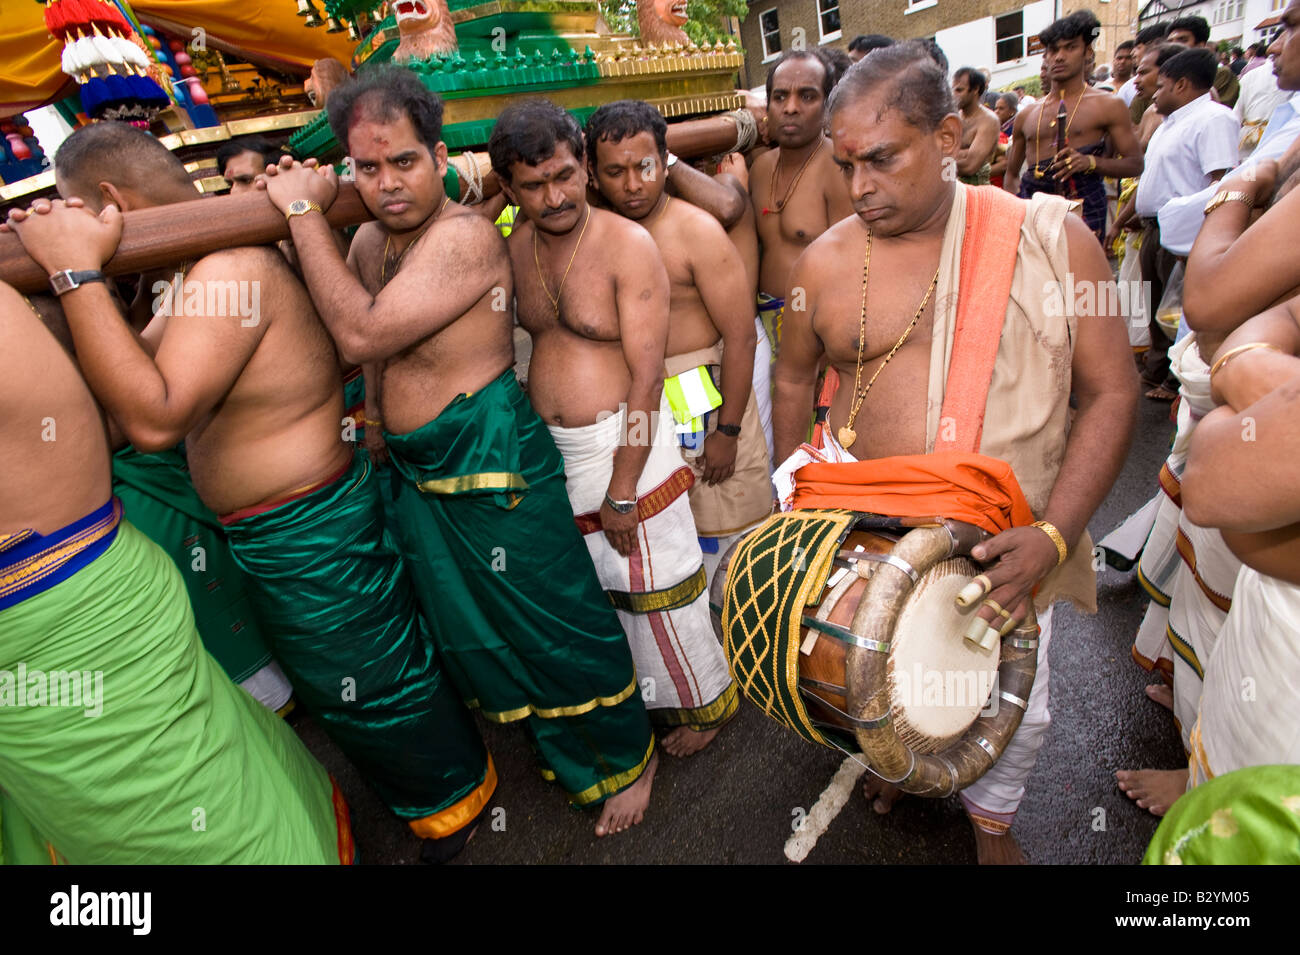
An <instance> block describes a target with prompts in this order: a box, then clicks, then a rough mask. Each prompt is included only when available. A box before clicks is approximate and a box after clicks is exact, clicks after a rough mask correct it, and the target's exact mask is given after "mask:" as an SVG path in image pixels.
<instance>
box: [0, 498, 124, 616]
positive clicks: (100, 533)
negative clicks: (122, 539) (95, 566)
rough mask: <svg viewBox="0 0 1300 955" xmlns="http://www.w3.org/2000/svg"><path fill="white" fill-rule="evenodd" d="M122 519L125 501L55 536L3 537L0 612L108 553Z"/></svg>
mask: <svg viewBox="0 0 1300 955" xmlns="http://www.w3.org/2000/svg"><path fill="white" fill-rule="evenodd" d="M121 520H122V502H121V501H119V500H118V499H117V498H115V497H114V498H110V499H109V500H108V503H106V504H105V505H104V506H103V507H101V508H98V509H96V510H94V511H92V512H91V513H89V514H87V515H86V516H85V517H83V518H80V519H79V520H76V521H73V522H72V523H71V524H69V525H68V526H67V527H63V528H60V529H59V530H57V531H55V532H54V533H52V534H44V535H42V534H37V533H36V532H35V531H33V530H30V529H28V530H23V531H18V532H17V533H14V534H0V610H5V609H7V608H9V607H12V606H14V605H15V604H17V603H21V602H22V601H24V600H26V599H27V598H29V597H35V596H36V595H37V594H39V593H44V592H45V591H47V590H49V589H50V588H51V587H53V586H55V585H56V584H60V583H62V582H63V581H65V580H67V579H68V578H69V577H71V576H72V575H73V574H75V573H76V572H77V571H79V570H81V569H82V568H83V567H86V566H87V565H88V564H90V563H91V562H92V561H94V560H95V558H97V557H99V556H100V555H101V554H103V553H104V551H106V550H108V547H109V545H110V544H112V543H113V538H114V537H116V536H117V527H118V524H120V523H121Z"/></svg>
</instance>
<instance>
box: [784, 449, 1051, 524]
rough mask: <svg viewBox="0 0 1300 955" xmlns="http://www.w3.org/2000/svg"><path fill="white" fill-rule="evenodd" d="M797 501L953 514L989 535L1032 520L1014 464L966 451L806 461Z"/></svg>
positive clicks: (899, 513) (900, 513)
mask: <svg viewBox="0 0 1300 955" xmlns="http://www.w3.org/2000/svg"><path fill="white" fill-rule="evenodd" d="M793 503H794V507H795V508H796V509H801V508H834V507H842V508H847V509H848V510H851V511H867V512H869V513H872V514H887V515H889V516H890V517H918V518H951V519H953V520H957V521H964V522H965V523H967V524H974V525H975V526H976V527H981V528H983V529H984V530H986V531H988V532H989V533H990V534H997V533H1000V532H1001V531H1004V530H1006V529H1007V528H1010V527H1020V526H1022V525H1025V524H1032V523H1033V522H1034V514H1033V511H1031V510H1030V509H1029V502H1028V501H1026V500H1025V495H1024V492H1023V491H1021V490H1020V482H1019V481H1017V480H1016V475H1015V473H1014V472H1013V471H1012V470H1011V465H1009V464H1007V463H1006V462H1005V461H999V460H997V458H990V457H985V456H984V455H982V454H971V453H969V452H965V451H936V452H935V453H934V454H903V455H898V456H897V457H892V458H876V459H875V460H874V461H845V462H842V463H830V462H827V463H813V464H805V465H804V466H803V467H801V468H800V469H799V470H798V471H797V472H796V474H795V491H794V502H793Z"/></svg>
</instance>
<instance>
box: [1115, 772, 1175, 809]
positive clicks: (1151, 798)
mask: <svg viewBox="0 0 1300 955" xmlns="http://www.w3.org/2000/svg"><path fill="white" fill-rule="evenodd" d="M1115 778H1116V779H1117V780H1118V781H1119V788H1120V789H1122V790H1123V791H1124V795H1126V796H1128V798H1129V799H1132V800H1133V801H1134V802H1135V803H1137V804H1138V806H1140V807H1141V808H1143V809H1145V810H1147V811H1148V812H1150V813H1151V815H1153V816H1163V815H1164V814H1165V813H1166V812H1168V811H1169V807H1170V806H1172V805H1173V804H1174V800H1176V799H1177V798H1178V797H1179V796H1181V795H1182V794H1183V793H1185V792H1186V791H1187V770H1185V769H1136V770H1130V769H1121V770H1120V771H1119V772H1117V773H1116V774H1115Z"/></svg>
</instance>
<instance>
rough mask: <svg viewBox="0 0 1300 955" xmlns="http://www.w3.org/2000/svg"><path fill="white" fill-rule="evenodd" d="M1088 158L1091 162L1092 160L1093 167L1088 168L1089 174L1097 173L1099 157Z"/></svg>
mask: <svg viewBox="0 0 1300 955" xmlns="http://www.w3.org/2000/svg"><path fill="white" fill-rule="evenodd" d="M1088 158H1089V159H1090V160H1092V165H1090V166H1089V167H1088V172H1096V171H1097V157H1096V156H1089V157H1088Z"/></svg>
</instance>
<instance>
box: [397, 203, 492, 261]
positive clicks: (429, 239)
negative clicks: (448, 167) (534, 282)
mask: <svg viewBox="0 0 1300 955" xmlns="http://www.w3.org/2000/svg"><path fill="white" fill-rule="evenodd" d="M411 251H412V255H413V256H415V257H416V258H417V259H418V260H423V261H426V262H428V261H438V262H440V263H444V264H445V263H446V260H447V258H448V256H451V257H453V258H454V259H455V260H457V261H458V262H459V263H460V264H461V265H462V266H463V267H464V269H465V271H467V272H468V271H477V270H483V271H495V270H497V269H499V268H500V267H501V266H502V265H503V264H505V263H506V262H507V258H506V241H505V239H503V238H502V237H501V233H500V231H498V229H497V227H496V224H495V223H492V222H489V221H488V220H487V219H486V218H484V217H483V216H481V215H477V214H476V213H474V212H471V211H470V210H468V209H466V208H465V207H464V206H459V205H457V206H454V207H450V206H449V207H448V211H447V214H446V215H445V216H443V217H442V218H440V219H439V220H438V221H437V222H435V223H434V224H433V227H432V228H430V229H429V232H428V234H427V236H426V237H425V238H421V239H417V240H416V247H415V248H413V249H412V250H411Z"/></svg>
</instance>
